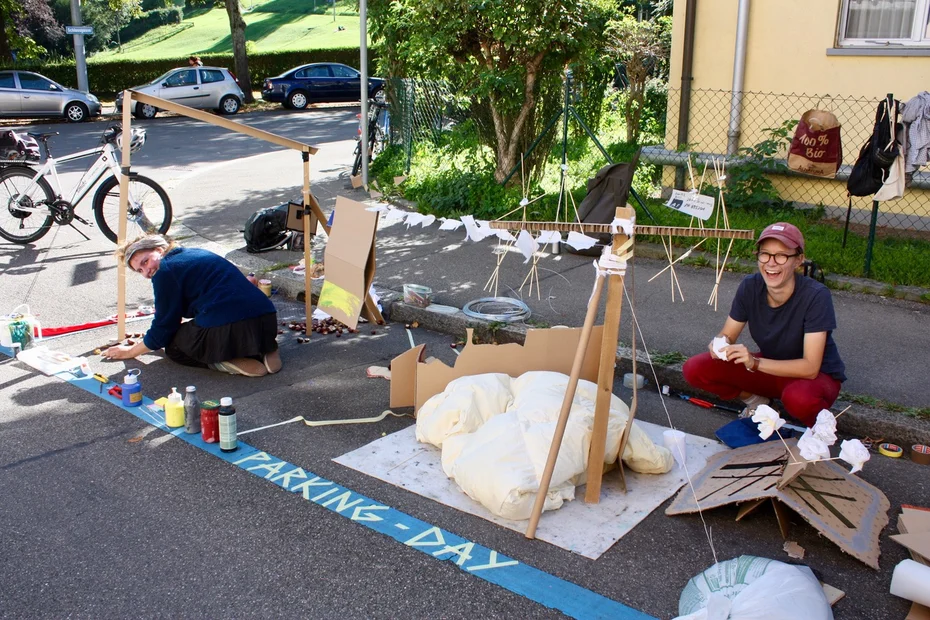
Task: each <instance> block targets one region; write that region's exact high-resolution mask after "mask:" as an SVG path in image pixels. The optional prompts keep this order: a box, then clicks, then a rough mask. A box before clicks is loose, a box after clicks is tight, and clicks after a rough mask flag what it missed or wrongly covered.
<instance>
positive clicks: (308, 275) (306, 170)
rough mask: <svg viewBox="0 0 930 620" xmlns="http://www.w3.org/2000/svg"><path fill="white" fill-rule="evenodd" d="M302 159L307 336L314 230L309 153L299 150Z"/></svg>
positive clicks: (308, 331)
mask: <svg viewBox="0 0 930 620" xmlns="http://www.w3.org/2000/svg"><path fill="white" fill-rule="evenodd" d="M300 155H301V157H303V160H304V215H303V218H302V219H303V223H304V312H305V313H306V322H307V337H308V338H309V337H310V334H312V333H313V329H311V323H312V322H313V279H312V276H311V273H310V272H311V269H310V261H311V259H312V257H311V255H310V240H311V237H310V235H312V234H313V233H315V232H316V231H315V230H310V220H311V219H313V218H311V217H310V153H309V152H307V151H303V152H301V154H300Z"/></svg>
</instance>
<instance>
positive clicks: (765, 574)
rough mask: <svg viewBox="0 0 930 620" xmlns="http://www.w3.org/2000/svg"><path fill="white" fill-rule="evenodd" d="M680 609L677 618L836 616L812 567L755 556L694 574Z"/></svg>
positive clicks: (822, 619)
mask: <svg viewBox="0 0 930 620" xmlns="http://www.w3.org/2000/svg"><path fill="white" fill-rule="evenodd" d="M723 599H726V600H723ZM728 603H729V604H728ZM678 613H679V616H678V618H677V619H676V620H797V619H798V618H804V620H833V610H832V609H830V603H829V602H828V601H827V597H826V595H825V594H824V593H823V587H822V586H821V585H820V582H819V581H817V578H816V577H814V573H812V572H811V570H810V569H809V568H807V567H806V566H795V565H792V564H785V563H784V562H778V561H776V560H770V559H767V558H759V557H754V556H751V555H741V556H740V557H738V558H735V559H733V560H728V561H726V562H719V563H717V564H714V565H713V566H711V567H710V568H708V569H707V570H705V571H704V572H703V573H701V574H699V575H696V576H694V577H692V578H691V580H690V581H688V584H687V585H686V586H685V588H684V590H682V592H681V598H680V599H679V600H678Z"/></svg>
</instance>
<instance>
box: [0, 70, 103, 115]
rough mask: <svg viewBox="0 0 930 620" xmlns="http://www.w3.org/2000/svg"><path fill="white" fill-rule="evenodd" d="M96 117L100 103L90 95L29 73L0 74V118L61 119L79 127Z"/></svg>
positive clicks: (1, 72)
mask: <svg viewBox="0 0 930 620" xmlns="http://www.w3.org/2000/svg"><path fill="white" fill-rule="evenodd" d="M98 114H100V101H99V100H98V99H97V98H96V97H94V96H93V95H91V94H90V93H82V92H81V91H79V90H72V89H70V88H66V87H64V86H62V85H61V84H59V83H58V82H55V81H53V80H50V79H48V78H47V77H45V76H42V75H39V74H38V73H33V72H32V71H0V116H3V117H20V118H21V117H28V116H61V117H63V118H65V119H67V120H68V121H70V122H72V123H80V122H81V121H86V120H87V119H88V118H90V117H91V116H97V115H98Z"/></svg>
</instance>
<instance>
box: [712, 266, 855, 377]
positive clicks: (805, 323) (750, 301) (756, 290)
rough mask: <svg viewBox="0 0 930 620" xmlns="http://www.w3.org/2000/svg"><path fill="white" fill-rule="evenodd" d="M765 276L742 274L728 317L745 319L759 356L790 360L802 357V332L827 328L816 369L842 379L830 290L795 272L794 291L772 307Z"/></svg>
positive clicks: (842, 365)
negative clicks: (757, 347) (821, 356)
mask: <svg viewBox="0 0 930 620" xmlns="http://www.w3.org/2000/svg"><path fill="white" fill-rule="evenodd" d="M766 297H767V295H766V287H765V280H763V278H762V274H760V273H754V274H752V275H750V276H746V277H745V278H743V281H742V282H741V283H740V285H739V289H738V290H737V291H736V296H735V297H734V298H733V305H732V307H731V308H730V318H732V319H733V320H734V321H739V322H740V323H749V333H750V334H751V335H752V339H753V340H755V341H756V344H757V345H759V350H760V351H761V352H762V357H767V358H769V359H773V360H794V359H801V358H802V357H804V334H814V333H817V332H827V343H826V346H825V347H824V350H823V362H821V364H820V372H823V373H826V374H828V375H830V376H831V377H833V378H834V379H837V380H839V381H845V380H846V374H845V373H846V366H845V364H843V360H841V359H840V353H839V350H838V349H837V348H836V343H835V342H834V341H833V330H834V329H836V315H835V314H834V312H833V298H832V297H831V296H830V290H829V289H828V288H827V287H826V286H824V285H823V284H821V283H820V282H817V281H816V280H814V279H812V278H808V277H805V276H802V275H800V274H795V276H794V293H792V294H791V297H789V298H788V301H786V302H785V303H784V304H782V305H781V306H779V307H777V308H772V307H770V306H769V305H768V302H767V301H766Z"/></svg>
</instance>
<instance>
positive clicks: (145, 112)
mask: <svg viewBox="0 0 930 620" xmlns="http://www.w3.org/2000/svg"><path fill="white" fill-rule="evenodd" d="M156 114H158V108H156V107H155V106H153V105H149V104H147V103H137V104H136V112H135V115H136V118H155V115H156Z"/></svg>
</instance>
